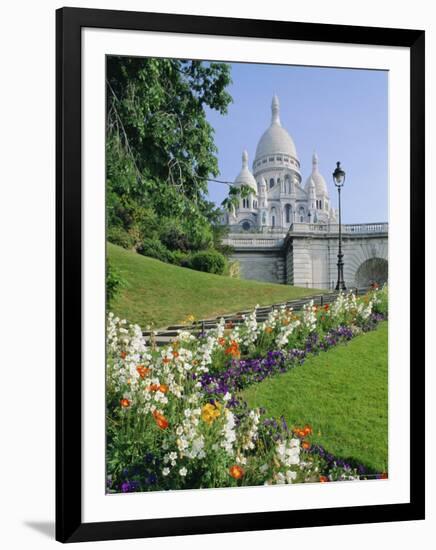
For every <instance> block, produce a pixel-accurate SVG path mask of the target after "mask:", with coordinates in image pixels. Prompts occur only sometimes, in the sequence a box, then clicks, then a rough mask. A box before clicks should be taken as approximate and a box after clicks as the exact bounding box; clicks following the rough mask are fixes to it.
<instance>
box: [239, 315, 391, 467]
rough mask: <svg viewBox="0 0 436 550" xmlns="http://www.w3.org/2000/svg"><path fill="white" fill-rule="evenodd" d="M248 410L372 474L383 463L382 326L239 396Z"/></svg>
mask: <svg viewBox="0 0 436 550" xmlns="http://www.w3.org/2000/svg"><path fill="white" fill-rule="evenodd" d="M243 397H244V398H245V399H246V400H247V402H248V404H249V406H250V407H261V406H262V407H265V408H266V409H267V414H269V415H270V416H274V417H276V418H279V417H280V416H281V415H284V417H285V419H286V421H287V422H288V423H289V425H290V426H304V425H305V424H310V425H311V426H312V427H313V436H312V441H313V442H314V443H318V444H320V445H322V446H323V447H324V448H325V449H326V450H327V451H328V452H330V453H332V454H334V455H336V456H338V457H341V458H344V459H354V460H356V461H358V462H359V463H361V464H364V465H366V466H367V467H369V468H371V469H374V470H376V471H378V472H382V471H386V470H387V460H388V458H387V457H388V324H387V322H383V323H381V324H380V325H379V327H378V328H377V329H376V330H374V331H372V332H368V333H366V334H362V335H360V336H357V337H356V338H354V339H353V340H351V341H350V342H349V343H348V344H343V345H340V346H338V347H336V348H333V349H331V350H329V351H327V352H321V353H320V354H319V355H317V356H313V357H311V358H309V359H307V360H306V362H305V363H304V364H303V365H302V366H298V367H296V368H295V369H292V370H291V371H288V372H287V373H285V374H282V375H278V376H275V377H273V378H270V379H268V380H264V381H263V382H261V383H260V384H256V385H253V386H250V387H249V388H247V389H246V390H245V391H244V392H243Z"/></svg>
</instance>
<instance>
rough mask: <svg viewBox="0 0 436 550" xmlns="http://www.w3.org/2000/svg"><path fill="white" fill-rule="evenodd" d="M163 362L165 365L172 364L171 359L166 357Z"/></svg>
mask: <svg viewBox="0 0 436 550" xmlns="http://www.w3.org/2000/svg"><path fill="white" fill-rule="evenodd" d="M162 362H163V363H165V365H166V364H167V363H170V362H171V359H170V358H169V357H164V358H163V359H162Z"/></svg>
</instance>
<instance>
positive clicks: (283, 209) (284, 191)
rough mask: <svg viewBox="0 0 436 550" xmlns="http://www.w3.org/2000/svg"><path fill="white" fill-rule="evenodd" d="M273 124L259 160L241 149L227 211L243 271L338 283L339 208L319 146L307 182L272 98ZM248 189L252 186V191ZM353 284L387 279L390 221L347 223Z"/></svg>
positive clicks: (347, 264)
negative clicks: (234, 199)
mask: <svg viewBox="0 0 436 550" xmlns="http://www.w3.org/2000/svg"><path fill="white" fill-rule="evenodd" d="M271 112H272V116H271V124H270V126H269V128H267V130H266V131H265V132H264V134H263V135H262V136H261V138H260V140H259V143H258V145H257V148H256V154H255V158H254V161H253V172H251V171H250V170H249V167H248V153H247V151H244V152H243V154H242V168H241V171H240V172H239V174H238V176H237V177H236V179H235V181H234V184H233V185H234V186H235V187H239V188H241V191H242V189H243V190H244V193H242V192H241V196H240V199H239V204H238V205H237V206H235V205H233V206H232V208H231V210H230V212H228V213H227V214H226V215H225V219H224V223H225V224H226V225H227V226H228V227H229V235H228V237H227V238H226V239H225V240H224V244H228V245H230V246H232V247H233V248H234V250H235V253H234V259H235V260H237V261H238V262H239V263H240V267H241V276H242V277H243V278H246V279H256V280H260V281H268V282H274V283H281V284H290V285H295V286H307V287H311V288H332V286H334V285H335V282H336V279H337V253H338V237H339V234H338V231H339V226H338V223H337V212H336V210H335V209H334V208H333V206H332V203H331V201H330V197H329V193H328V189H327V184H326V182H325V179H324V177H323V176H322V174H321V173H320V171H319V161H318V156H317V155H316V153H314V154H313V158H312V171H311V174H310V175H309V177H308V178H307V180H306V183H305V184H304V185H302V176H301V166H300V160H299V158H298V155H297V150H296V147H295V144H294V141H293V139H292V137H291V136H290V135H289V134H288V132H287V131H286V130H285V128H283V126H282V125H281V121H280V113H279V100H278V98H277V97H276V96H274V98H273V101H272V105H271ZM247 191H249V193H248V194H247ZM342 235H343V253H344V279H345V284H346V286H347V287H355V286H359V287H362V286H367V285H369V284H370V283H372V282H378V283H383V282H385V281H387V273H388V224H387V223H372V224H354V225H342Z"/></svg>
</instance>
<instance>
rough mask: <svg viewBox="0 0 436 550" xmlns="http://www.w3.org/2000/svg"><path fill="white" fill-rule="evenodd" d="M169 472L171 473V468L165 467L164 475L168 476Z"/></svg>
mask: <svg viewBox="0 0 436 550" xmlns="http://www.w3.org/2000/svg"><path fill="white" fill-rule="evenodd" d="M169 473H170V469H169V468H164V469H163V470H162V475H164V476H167V475H168V474H169Z"/></svg>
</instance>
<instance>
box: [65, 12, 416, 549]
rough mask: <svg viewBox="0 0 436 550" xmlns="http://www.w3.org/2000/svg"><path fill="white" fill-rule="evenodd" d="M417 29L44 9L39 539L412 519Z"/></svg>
mask: <svg viewBox="0 0 436 550" xmlns="http://www.w3.org/2000/svg"><path fill="white" fill-rule="evenodd" d="M424 181H425V174H424V32H423V31H417V30H416V31H415V30H405V29H386V28H376V27H373V28H372V27H371V28H369V27H347V26H338V25H324V24H323V25H321V24H312V23H291V22H283V21H259V20H244V19H227V18H214V17H199V16H184V15H183V16H182V15H170V14H157V13H134V12H123V11H106V10H88V9H76V8H63V9H60V10H58V11H57V474H56V475H57V504H56V510H57V519H56V538H57V539H58V540H60V541H62V542H76V541H90V540H104V539H116V538H120V539H123V538H133V537H155V536H171V535H184V534H195V533H212V532H225V531H247V530H256V529H277V528H291V527H303V526H318V525H319V526H320V525H333V524H337V525H339V524H351V523H364V522H381V521H400V520H411V519H423V518H424V455H423V453H422V448H423V442H424V437H425V430H424V351H423V350H424V345H423V344H424V331H423V330H422V326H423V323H424V291H423V288H424V287H423V273H424V201H423V195H424V193H423V190H424Z"/></svg>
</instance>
